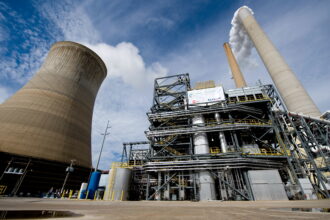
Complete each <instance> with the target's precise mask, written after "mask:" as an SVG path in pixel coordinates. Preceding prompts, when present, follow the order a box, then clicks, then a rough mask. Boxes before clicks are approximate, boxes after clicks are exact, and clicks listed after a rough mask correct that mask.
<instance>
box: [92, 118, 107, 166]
mask: <svg viewBox="0 0 330 220" xmlns="http://www.w3.org/2000/svg"><path fill="white" fill-rule="evenodd" d="M109 128H111V126H109V121H108V123H107V127H106V128H105V131H104V133H103V134H101V135H103V141H102V146H101V150H100V154H99V159H98V160H97V164H96V167H95V170H94V171H97V168H98V167H99V163H100V159H101V155H102V150H103V146H104V141H105V138H106V136H107V135H109V134H110V133H107V132H108V129H109Z"/></svg>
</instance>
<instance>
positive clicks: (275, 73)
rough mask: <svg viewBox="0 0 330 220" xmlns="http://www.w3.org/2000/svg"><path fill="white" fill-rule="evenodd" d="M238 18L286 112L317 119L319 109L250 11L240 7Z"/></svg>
mask: <svg viewBox="0 0 330 220" xmlns="http://www.w3.org/2000/svg"><path fill="white" fill-rule="evenodd" d="M238 17H239V19H240V21H241V22H242V24H243V26H244V28H245V30H246V32H247V33H248V35H249V36H250V38H251V40H252V41H253V43H254V45H255V47H256V49H257V51H258V53H259V55H260V57H261V59H262V61H263V63H264V64H265V66H266V68H267V70H268V72H269V74H270V76H271V78H272V79H273V82H274V84H275V86H276V88H277V90H278V91H279V93H280V95H281V97H282V98H283V101H284V102H285V105H286V106H287V108H288V110H289V111H293V112H297V113H303V114H304V115H310V116H317V117H319V116H320V115H321V113H320V111H319V109H318V108H317V106H316V105H315V103H314V102H313V100H312V99H311V97H310V96H309V95H308V93H307V92H306V90H305V89H304V87H303V86H302V85H301V83H300V81H299V79H298V78H297V77H296V75H295V74H294V73H293V72H292V70H291V69H290V67H289V66H288V64H287V63H286V62H285V60H284V58H283V57H282V56H281V54H280V53H279V52H278V50H277V49H276V48H275V46H274V45H273V44H272V42H271V41H270V39H269V38H268V37H267V36H266V34H265V33H264V31H263V30H262V28H261V27H260V26H259V24H258V23H257V21H256V20H255V19H254V17H253V15H252V13H251V11H250V10H249V9H248V8H247V7H242V8H240V9H239V11H238Z"/></svg>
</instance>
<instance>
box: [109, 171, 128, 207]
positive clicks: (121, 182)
mask: <svg viewBox="0 0 330 220" xmlns="http://www.w3.org/2000/svg"><path fill="white" fill-rule="evenodd" d="M131 176H132V170H131V169H129V168H119V167H118V168H112V169H111V170H110V172H109V183H108V186H107V188H106V190H105V194H104V200H112V201H119V200H120V201H125V200H128V196H129V187H130V183H131Z"/></svg>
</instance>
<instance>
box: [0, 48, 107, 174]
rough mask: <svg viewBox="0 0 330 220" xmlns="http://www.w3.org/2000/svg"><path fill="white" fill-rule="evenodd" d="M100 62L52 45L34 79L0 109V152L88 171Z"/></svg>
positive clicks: (78, 50)
mask: <svg viewBox="0 0 330 220" xmlns="http://www.w3.org/2000/svg"><path fill="white" fill-rule="evenodd" d="M106 74H107V70H106V67H105V65H104V63H103V61H102V60H101V59H100V58H99V57H98V56H97V55H96V54H95V53H94V52H93V51H91V50H90V49H88V48H87V47H85V46H83V45H80V44H77V43H74V42H58V43H55V44H54V45H53V46H52V47H51V49H50V52H49V53H48V56H47V58H46V60H45V62H44V63H43V65H42V66H41V68H40V69H39V71H38V72H37V73H36V74H35V75H34V77H33V78H32V79H31V80H30V81H29V82H28V83H27V84H26V85H25V86H24V87H23V88H22V89H20V90H19V91H18V92H16V93H15V94H14V95H13V96H12V97H11V98H9V99H8V100H6V101H5V102H4V103H3V104H1V106H0V152H6V153H10V154H13V155H20V156H26V157H33V158H40V159H46V160H52V161H57V162H62V163H70V161H71V160H72V159H75V160H76V163H75V164H76V165H80V166H83V167H90V166H91V123H92V115H93V107H94V101H95V97H96V94H97V92H98V90H99V87H100V86H101V83H102V81H103V80H104V78H105V77H106Z"/></svg>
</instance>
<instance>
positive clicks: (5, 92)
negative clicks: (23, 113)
mask: <svg viewBox="0 0 330 220" xmlns="http://www.w3.org/2000/svg"><path fill="white" fill-rule="evenodd" d="M10 95H11V91H10V89H9V88H7V87H5V86H0V104H1V103H3V102H4V101H5V100H6V99H7V98H8V97H9V96H10Z"/></svg>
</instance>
